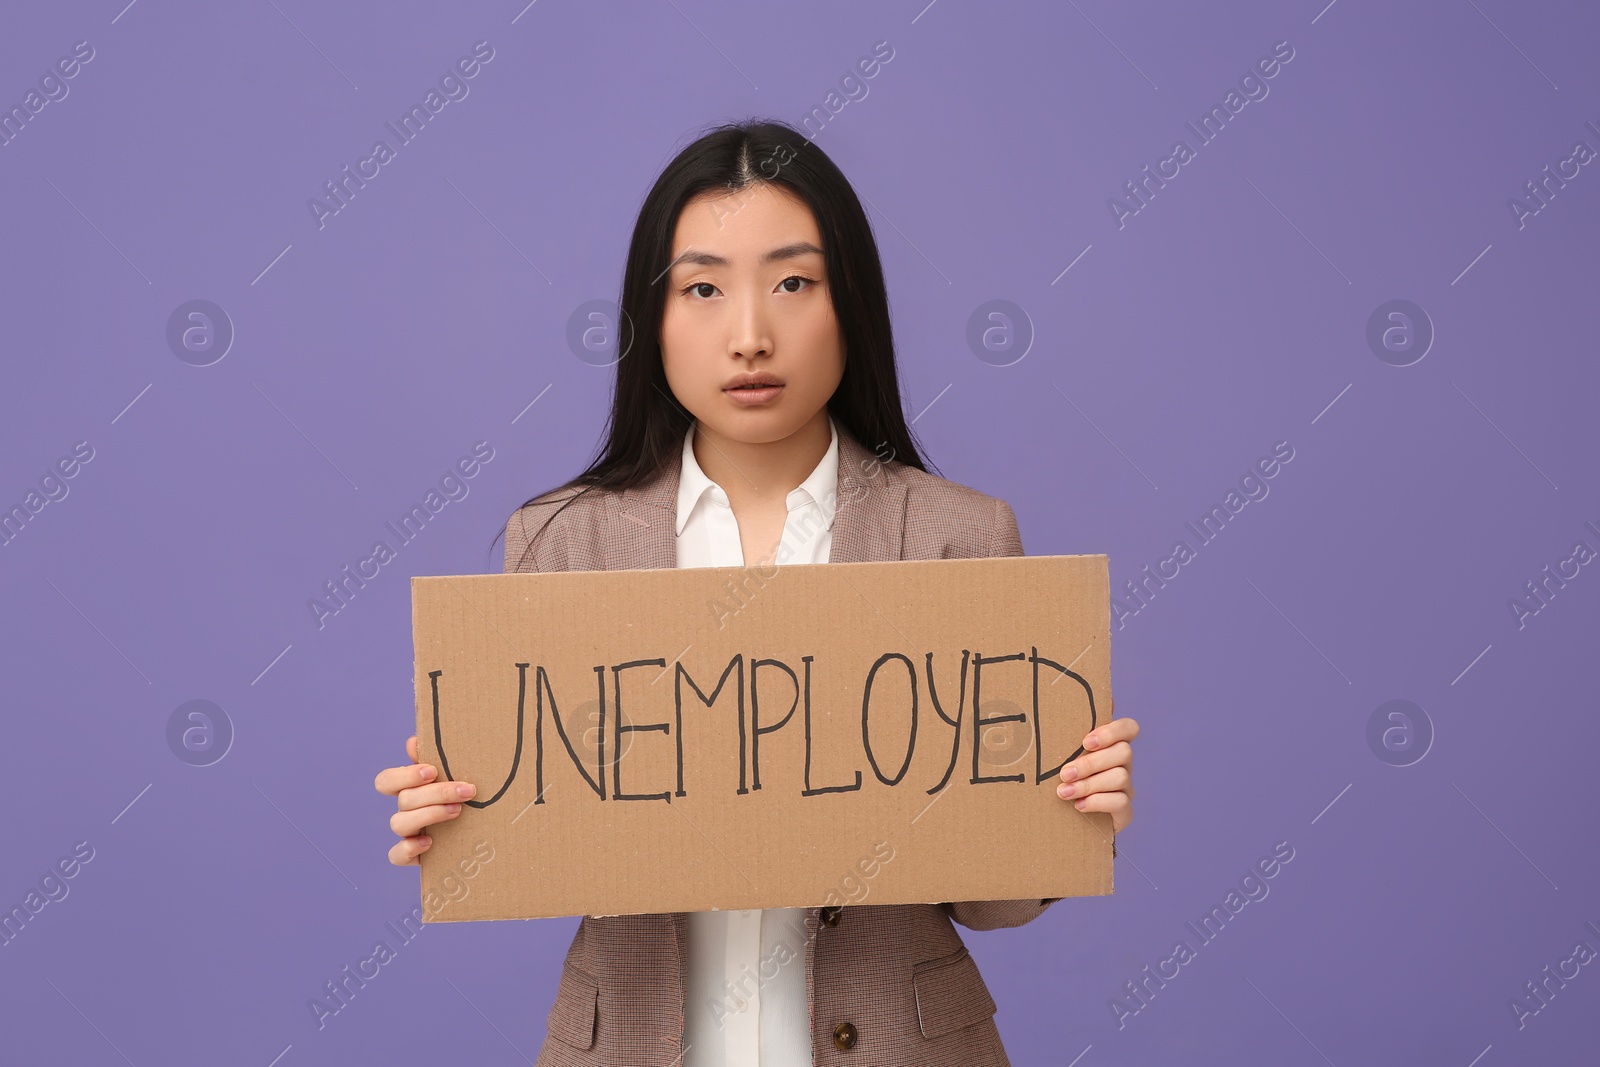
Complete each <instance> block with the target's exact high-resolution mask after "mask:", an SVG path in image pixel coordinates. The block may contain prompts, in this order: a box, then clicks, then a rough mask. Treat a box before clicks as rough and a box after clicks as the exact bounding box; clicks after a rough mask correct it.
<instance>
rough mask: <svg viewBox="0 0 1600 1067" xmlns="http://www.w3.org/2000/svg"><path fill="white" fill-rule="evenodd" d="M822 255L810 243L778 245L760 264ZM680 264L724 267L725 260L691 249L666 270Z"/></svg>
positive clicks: (797, 242)
mask: <svg viewBox="0 0 1600 1067" xmlns="http://www.w3.org/2000/svg"><path fill="white" fill-rule="evenodd" d="M809 255H818V256H820V255H822V249H820V248H818V247H817V246H816V245H814V244H812V243H811V242H810V241H794V242H792V243H790V244H786V245H780V246H779V247H777V248H774V249H773V250H772V251H770V252H768V253H766V254H765V255H763V256H762V257H761V262H762V263H763V264H765V263H776V262H778V261H779V260H784V259H799V258H800V257H801V256H809ZM680 263H690V264H693V265H695V266H699V267H726V266H727V265H728V261H727V259H725V258H724V257H722V256H719V255H717V254H716V253H714V252H697V251H695V250H694V249H693V248H686V249H684V251H683V253H682V254H681V255H680V256H678V258H677V259H675V260H673V261H672V263H671V264H670V265H669V266H668V268H667V269H668V270H671V269H672V268H673V267H676V266H677V265H678V264H680Z"/></svg>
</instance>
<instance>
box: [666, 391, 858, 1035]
mask: <svg viewBox="0 0 1600 1067" xmlns="http://www.w3.org/2000/svg"><path fill="white" fill-rule="evenodd" d="M828 432H829V434H830V440H829V443H828V451H827V454H825V455H824V456H823V457H822V461H821V462H820V463H818V464H817V468H816V470H814V471H812V472H811V474H810V476H809V477H808V478H806V480H805V481H803V482H801V483H800V486H799V488H797V489H795V490H793V491H792V492H790V493H789V496H788V500H787V503H788V506H789V517H788V519H787V520H786V521H785V522H784V526H783V536H782V538H781V539H780V540H779V542H778V550H777V553H776V555H775V556H774V557H773V558H771V559H765V560H748V561H747V560H746V559H745V558H744V548H743V546H742V543H741V542H740V540H739V523H738V520H737V519H735V518H734V514H733V509H732V508H731V507H730V506H729V504H728V494H727V493H726V492H724V491H723V489H722V487H721V486H720V485H718V484H717V483H716V482H713V481H712V480H711V479H710V478H708V477H706V473H705V471H703V470H701V469H700V464H699V463H698V462H697V461H696V460H695V458H694V434H695V428H694V426H692V425H691V426H690V427H689V432H688V433H687V434H685V435H684V438H683V466H682V469H681V471H680V473H679V477H678V521H677V559H678V566H679V567H740V566H757V565H760V566H771V565H772V564H774V563H776V564H779V565H782V564H786V563H826V562H828V555H829V552H830V550H831V549H832V547H833V516H834V505H835V503H836V502H837V496H838V481H839V431H838V429H837V428H836V427H835V426H834V424H833V419H832V417H829V419H828ZM809 910H810V909H809V908H767V909H765V910H762V909H754V910H749V911H696V912H690V913H689V959H688V966H687V970H688V1000H687V1001H686V1002H685V1004H684V1014H685V1016H686V1018H685V1025H684V1035H683V1040H684V1046H685V1052H684V1058H683V1064H684V1067H754V1065H756V1064H759V1065H760V1067H810V1064H811V1019H810V1011H809V1009H808V1007H807V1004H806V970H805V968H806V933H805V931H806V926H805V919H806V912H807V911H809Z"/></svg>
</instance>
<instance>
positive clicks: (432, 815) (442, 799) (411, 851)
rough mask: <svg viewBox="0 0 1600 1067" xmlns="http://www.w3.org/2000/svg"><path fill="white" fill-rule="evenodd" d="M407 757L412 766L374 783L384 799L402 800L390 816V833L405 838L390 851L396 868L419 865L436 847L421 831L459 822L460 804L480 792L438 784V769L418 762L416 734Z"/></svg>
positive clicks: (455, 784) (465, 784) (386, 771)
mask: <svg viewBox="0 0 1600 1067" xmlns="http://www.w3.org/2000/svg"><path fill="white" fill-rule="evenodd" d="M406 755H408V756H410V757H411V763H410V765H409V766H405V767H387V768H385V769H383V770H381V771H379V772H378V776H377V777H376V778H374V779H373V781H372V784H373V786H374V787H375V788H376V789H377V790H378V792H380V793H382V794H383V795H384V796H388V797H393V796H398V797H399V798H400V810H399V811H397V812H395V813H394V814H393V815H391V816H389V829H391V830H393V831H394V832H395V833H397V834H399V835H400V837H401V838H402V840H400V841H398V842H396V843H395V845H394V847H393V848H391V849H389V862H390V863H393V864H394V865H395V866H397V867H404V866H407V865H408V864H420V863H421V860H419V859H418V857H419V856H421V855H422V854H423V853H424V852H426V851H428V846H430V845H432V844H433V838H431V837H428V836H426V835H425V834H423V833H422V831H423V830H425V829H427V828H428V827H430V826H432V825H433V824H434V823H436V822H444V821H445V820H446V819H454V818H456V817H457V816H458V815H460V814H461V803H460V802H461V801H463V800H465V799H467V798H468V797H470V796H472V795H473V794H474V793H476V792H477V791H478V789H477V787H476V786H474V785H473V784H472V783H471V782H435V781H434V779H435V778H436V777H438V774H439V771H438V769H437V768H435V767H432V766H430V765H428V764H426V763H418V762H417V737H416V735H415V734H412V735H411V737H410V738H409V739H408V740H407V741H406Z"/></svg>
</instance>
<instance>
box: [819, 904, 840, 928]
mask: <svg viewBox="0 0 1600 1067" xmlns="http://www.w3.org/2000/svg"><path fill="white" fill-rule="evenodd" d="M842 911H844V909H843V908H823V909H822V912H821V917H822V925H823V926H829V927H832V926H838V925H839V913H840V912H842Z"/></svg>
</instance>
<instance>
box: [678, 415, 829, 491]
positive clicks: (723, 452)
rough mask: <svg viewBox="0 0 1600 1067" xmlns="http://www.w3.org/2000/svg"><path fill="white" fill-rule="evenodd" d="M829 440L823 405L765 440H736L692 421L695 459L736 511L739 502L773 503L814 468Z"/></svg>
mask: <svg viewBox="0 0 1600 1067" xmlns="http://www.w3.org/2000/svg"><path fill="white" fill-rule="evenodd" d="M831 440H832V435H831V434H830V433H829V431H828V409H827V408H823V409H821V410H820V411H818V412H817V413H816V415H815V416H813V417H812V418H811V420H810V421H808V422H807V423H806V424H805V425H804V426H801V427H800V428H799V429H798V430H796V431H795V432H794V433H792V434H790V435H789V436H788V437H785V438H783V439H781V440H778V441H769V442H765V443H750V442H747V441H736V440H733V439H732V438H729V437H724V436H723V435H721V434H719V433H717V432H715V431H714V430H710V429H708V428H707V427H706V425H705V424H704V423H697V424H696V425H695V430H694V444H693V448H694V459H695V462H696V463H698V464H700V469H701V470H703V471H705V472H706V477H708V478H710V479H711V480H712V481H714V482H716V483H717V484H718V485H720V486H722V489H723V491H724V492H725V493H727V494H728V503H729V504H730V505H731V506H732V507H733V508H734V510H735V511H738V510H739V508H740V505H741V504H752V505H754V506H756V507H762V506H776V505H777V504H781V503H783V502H784V501H785V500H786V499H787V497H788V496H789V494H790V493H791V492H793V491H794V490H795V489H796V488H797V487H799V485H800V483H801V482H803V481H805V480H806V479H807V478H808V477H810V476H811V472H812V471H814V470H816V469H817V464H818V463H820V462H822V457H823V455H824V454H826V453H827V451H828V443H829V442H830V441H831Z"/></svg>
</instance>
